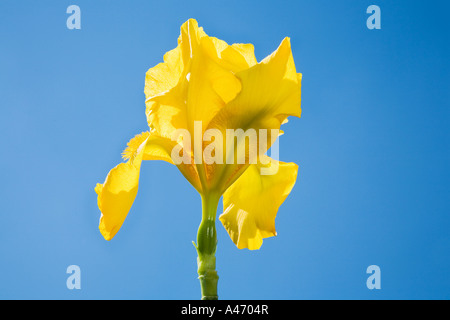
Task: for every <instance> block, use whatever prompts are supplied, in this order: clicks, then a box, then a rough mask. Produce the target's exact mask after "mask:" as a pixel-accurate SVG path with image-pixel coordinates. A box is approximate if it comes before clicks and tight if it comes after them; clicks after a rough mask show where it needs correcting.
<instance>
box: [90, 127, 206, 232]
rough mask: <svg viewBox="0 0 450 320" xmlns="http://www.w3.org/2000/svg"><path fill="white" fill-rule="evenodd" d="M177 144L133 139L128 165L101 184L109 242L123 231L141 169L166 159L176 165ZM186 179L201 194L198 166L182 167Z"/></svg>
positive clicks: (146, 135) (104, 228)
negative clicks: (173, 156)
mask: <svg viewBox="0 0 450 320" xmlns="http://www.w3.org/2000/svg"><path fill="white" fill-rule="evenodd" d="M176 144H177V142H176V141H171V140H170V139H167V138H162V137H159V136H157V135H153V134H150V133H149V132H143V133H141V134H138V135H136V136H135V137H134V138H133V139H131V140H130V141H129V142H128V144H127V148H126V149H125V150H124V151H123V153H122V156H123V158H124V159H125V160H127V162H126V163H120V164H119V165H117V166H116V167H115V168H113V169H112V170H111V171H110V172H109V173H108V175H107V177H106V180H105V182H104V183H103V184H97V186H96V187H95V191H96V192H97V195H98V197H97V202H98V207H99V209H100V211H101V213H102V215H101V218H100V225H99V229H100V232H101V234H102V235H103V237H104V238H105V239H106V240H111V239H112V238H113V237H114V236H115V234H116V233H117V231H119V229H120V227H121V226H122V224H123V222H124V221H125V218H126V216H127V215H128V212H129V211H130V209H131V206H132V205H133V202H134V200H135V198H136V195H137V191H138V185H139V174H140V167H141V163H142V161H143V160H163V161H166V162H168V163H171V164H173V161H172V159H171V151H172V149H173V148H174V146H175V145H176ZM178 168H179V169H180V171H181V173H182V174H183V175H184V176H185V178H186V179H187V180H188V181H189V182H190V183H191V184H192V185H193V186H194V187H195V188H196V189H197V190H198V191H201V186H200V181H199V179H198V174H197V172H196V171H195V167H194V166H193V165H189V164H184V163H182V164H180V165H178Z"/></svg>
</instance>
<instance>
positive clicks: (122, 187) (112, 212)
mask: <svg viewBox="0 0 450 320" xmlns="http://www.w3.org/2000/svg"><path fill="white" fill-rule="evenodd" d="M141 138H142V135H141V136H137V137H135V138H134V139H135V140H134V141H133V139H132V140H131V141H130V142H129V144H128V148H127V149H126V150H125V152H124V155H126V157H129V160H128V162H126V163H120V164H119V165H117V166H116V167H115V168H113V169H112V170H111V171H110V172H109V173H108V175H107V177H106V179H105V182H104V183H103V184H99V183H98V184H97V186H96V187H95V192H97V195H98V196H97V204H98V208H99V209H100V211H101V213H102V215H101V217H100V225H99V229H100V232H101V234H102V235H103V237H104V238H105V239H106V240H111V239H112V238H113V237H114V236H115V235H116V233H117V231H119V229H120V227H121V226H122V224H123V222H124V221H125V218H126V216H127V214H128V212H129V211H130V209H131V206H132V205H133V202H134V199H135V198H136V194H137V192H138V185H139V173H140V168H141V162H142V158H143V156H144V151H145V145H146V143H147V139H148V138H145V140H144V141H142V143H141V144H140V145H139V147H138V148H137V149H135V150H131V149H132V148H134V147H135V144H136V142H137V141H140V140H141ZM133 151H134V152H133Z"/></svg>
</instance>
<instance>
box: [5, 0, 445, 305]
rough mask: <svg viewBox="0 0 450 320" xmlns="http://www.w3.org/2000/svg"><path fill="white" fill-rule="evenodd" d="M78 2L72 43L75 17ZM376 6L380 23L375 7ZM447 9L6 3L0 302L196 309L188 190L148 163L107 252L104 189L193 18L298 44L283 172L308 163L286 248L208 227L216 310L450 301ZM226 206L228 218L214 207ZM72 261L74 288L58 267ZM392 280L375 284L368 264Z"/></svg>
mask: <svg viewBox="0 0 450 320" xmlns="http://www.w3.org/2000/svg"><path fill="white" fill-rule="evenodd" d="M71 4H76V5H78V6H80V8H81V30H68V29H67V28H66V19H67V17H68V16H69V15H68V14H66V9H67V7H68V6H69V5H71ZM371 4H376V5H378V6H380V8H381V30H369V29H367V27H366V19H367V18H368V16H369V15H368V14H367V13H366V8H367V7H368V6H369V5H371ZM449 11H450V5H449V3H448V2H446V1H416V2H411V1H384V0H376V1H353V0H345V1H344V0H341V1H299V0H296V1H276V2H275V1H235V0H230V1H170V0H169V1H114V2H113V1H101V0H96V1H78V0H74V1H44V0H41V1H12V0H3V1H1V2H0V96H1V100H0V101H1V102H0V111H1V116H0V147H1V157H0V166H1V168H2V170H1V171H0V179H1V184H0V199H1V201H0V298H1V299H198V298H199V297H200V288H199V283H198V280H197V274H196V269H197V265H196V251H195V249H194V247H193V245H192V243H191V241H192V240H195V239H196V232H197V227H198V224H199V223H200V219H201V201H200V197H199V195H198V194H197V192H196V191H195V190H194V188H192V187H191V186H190V185H189V183H188V182H187V181H186V180H185V179H184V178H183V176H182V175H181V173H179V171H178V170H177V169H176V168H175V167H173V166H171V165H170V164H167V163H163V162H156V161H154V162H145V163H143V166H142V170H141V178H140V186H139V193H138V196H137V198H136V201H135V203H134V205H133V208H132V210H131V212H130V214H129V216H128V217H127V219H126V221H125V224H124V225H123V228H122V229H121V230H120V232H119V233H118V234H117V236H116V237H115V238H114V239H113V240H112V241H110V242H107V241H105V240H104V239H103V237H102V236H101V235H100V233H99V231H98V229H97V227H98V220H99V216H100V212H99V211H98V208H97V203H96V194H95V192H94V186H95V184H96V183H97V182H103V181H104V179H105V176H106V174H107V173H108V171H109V170H110V169H111V168H112V167H114V166H115V165H116V164H118V163H119V162H120V161H121V156H120V154H121V152H122V150H123V148H124V147H125V145H126V142H127V141H128V140H129V139H130V138H131V137H133V136H134V135H135V134H136V133H139V132H141V131H145V130H146V128H147V124H146V119H145V114H144V110H145V105H144V93H143V88H144V78H145V72H146V71H147V69H149V68H150V67H152V66H154V65H156V64H157V63H159V62H161V61H162V56H163V54H164V53H165V52H166V51H168V50H170V49H172V48H174V47H175V46H176V41H177V37H178V35H179V28H180V26H181V24H182V23H183V22H184V21H186V20H187V19H188V18H195V19H197V20H198V22H199V24H200V25H201V26H203V27H204V28H205V30H206V32H207V33H208V34H209V35H212V36H216V37H218V38H220V39H223V40H225V41H227V42H228V43H235V42H244V43H245V42H250V43H253V44H254V46H255V50H256V56H257V58H258V60H261V59H262V58H264V57H265V56H267V55H268V54H270V53H271V52H272V51H273V50H275V49H276V48H277V46H278V45H279V43H280V42H281V40H282V39H283V38H284V37H285V36H289V37H291V42H292V49H293V54H294V59H295V62H296V66H297V70H298V71H299V72H302V73H303V83H302V85H303V87H302V90H303V91H302V99H303V100H302V109H303V113H302V118H301V119H290V122H289V123H288V124H286V125H285V126H284V131H285V135H284V136H282V137H281V140H280V159H281V160H283V161H293V162H296V163H297V164H299V166H300V168H299V176H298V179H297V183H296V185H295V187H294V189H293V190H292V193H291V194H290V196H289V197H288V199H287V200H286V201H285V203H284V204H283V205H282V206H281V207H280V210H279V213H278V217H277V220H276V226H277V231H278V236H277V237H276V238H270V239H266V240H265V241H264V244H263V246H262V248H261V250H259V251H253V252H250V251H248V250H238V249H237V248H236V247H235V245H234V244H233V243H232V242H231V240H230V239H229V236H228V235H227V233H226V231H225V229H224V228H223V227H222V225H221V224H220V222H218V224H217V232H218V250H217V269H218V272H219V276H220V280H219V296H220V298H222V299H449V298H450V256H449V254H450V235H449V230H450V217H449V213H450V210H449V187H450V185H449V180H450V179H449V178H450V170H449V160H450V151H449V147H450V139H449V138H450V137H449V125H450V111H449V107H450V105H449V98H450V97H449V91H450V90H449V89H450V88H449V83H450V81H449V80H450V79H449V71H450V70H449V66H450V63H449V56H450V52H449V41H448V39H449V28H448V12H449ZM220 211H221V204H220V205H219V213H220ZM72 264H76V265H79V266H80V268H81V290H68V289H67V287H66V279H67V277H68V276H69V275H68V274H66V268H67V267H68V266H69V265H72ZM372 264H375V265H378V266H380V268H381V290H368V289H367V287H366V279H367V277H368V276H369V275H368V274H366V268H367V267H368V266H369V265H372Z"/></svg>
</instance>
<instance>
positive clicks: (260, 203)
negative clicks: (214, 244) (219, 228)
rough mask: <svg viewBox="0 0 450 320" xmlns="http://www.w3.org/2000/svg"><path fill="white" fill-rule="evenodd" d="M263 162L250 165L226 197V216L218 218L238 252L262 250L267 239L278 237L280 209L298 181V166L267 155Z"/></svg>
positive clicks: (224, 201)
mask: <svg viewBox="0 0 450 320" xmlns="http://www.w3.org/2000/svg"><path fill="white" fill-rule="evenodd" d="M262 160H264V164H263V163H261V162H260V163H258V164H253V165H250V166H249V167H248V168H247V170H245V172H244V173H243V174H242V175H241V176H240V177H239V178H238V179H237V180H236V182H234V183H233V184H232V185H231V187H229V188H228V189H227V191H226V192H225V193H224V195H223V207H224V213H223V214H222V215H221V216H220V217H219V219H220V221H221V222H222V224H223V225H224V227H225V229H226V230H227V232H228V234H229V235H230V237H231V240H233V242H234V243H235V244H236V246H237V247H238V248H239V249H243V248H248V249H250V250H256V249H259V248H260V247H261V245H262V242H263V239H264V238H267V237H272V236H275V235H276V230H275V217H276V215H277V212H278V208H279V207H280V205H281V204H282V203H283V202H284V200H285V199H286V197H287V196H288V195H289V193H290V192H291V190H292V188H293V186H294V184H295V180H296V178H297V171H298V166H297V165H296V164H295V163H284V162H280V161H276V160H274V159H270V158H269V157H267V156H265V157H263V159H262ZM261 170H266V171H265V172H264V171H261ZM262 172H263V173H264V174H262Z"/></svg>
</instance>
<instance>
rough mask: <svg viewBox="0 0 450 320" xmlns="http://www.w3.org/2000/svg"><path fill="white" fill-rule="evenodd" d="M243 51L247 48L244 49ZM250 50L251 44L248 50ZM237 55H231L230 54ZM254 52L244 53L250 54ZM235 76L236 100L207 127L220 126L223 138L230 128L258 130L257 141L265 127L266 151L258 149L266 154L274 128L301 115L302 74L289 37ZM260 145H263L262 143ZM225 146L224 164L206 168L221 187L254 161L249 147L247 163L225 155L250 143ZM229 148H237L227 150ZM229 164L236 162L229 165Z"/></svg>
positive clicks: (271, 141) (214, 182)
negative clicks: (251, 158)
mask: <svg viewBox="0 0 450 320" xmlns="http://www.w3.org/2000/svg"><path fill="white" fill-rule="evenodd" d="M242 50H244V49H243V48H241V51H242ZM248 50H249V47H247V52H249V51H248ZM224 52H225V50H224ZM224 52H222V56H224ZM234 55H235V54H229V56H234ZM251 55H252V54H246V55H245V56H246V57H249V56H250V57H251ZM246 61H248V62H247V63H248V64H249V65H251V64H253V63H254V61H253V60H252V59H251V58H247V60H246ZM241 63H243V62H241ZM236 77H237V78H238V79H239V80H240V81H241V84H242V90H241V91H240V92H239V94H238V95H237V96H236V98H235V99H234V100H232V101H230V102H229V103H228V104H227V105H226V106H225V107H223V108H221V110H220V111H219V112H218V113H217V114H216V116H215V117H214V118H213V119H212V120H211V122H210V123H209V126H208V129H218V130H220V131H221V132H222V135H223V136H224V137H225V136H227V134H226V131H227V130H230V129H233V130H243V131H244V132H246V131H247V130H255V132H256V134H257V135H258V139H257V140H258V142H262V141H261V140H262V139H261V136H260V135H259V133H260V132H261V131H260V129H263V130H264V132H265V133H266V135H265V137H264V138H266V142H265V150H259V152H260V153H262V154H264V153H265V152H266V151H267V150H268V149H269V148H270V146H271V145H272V143H273V142H274V141H275V140H276V138H277V136H278V133H276V135H275V136H273V135H272V129H274V130H279V129H280V126H281V124H283V123H285V122H286V119H287V117H288V116H295V117H300V115H301V107H300V105H301V74H298V73H297V72H296V69H295V64H294V59H293V56H292V52H291V46H290V40H289V38H285V39H284V40H283V41H282V42H281V44H280V46H279V47H278V49H277V50H276V51H275V52H274V53H272V54H271V55H270V56H268V57H267V58H265V59H264V60H263V61H261V62H260V63H258V64H253V65H252V66H251V67H250V68H247V69H243V70H241V71H239V72H237V73H236ZM233 139H234V137H233ZM243 139H245V135H243ZM259 145H260V146H262V144H259ZM229 146H231V147H229ZM224 148H227V149H224V150H223V153H222V154H223V156H224V159H223V163H224V164H211V165H210V166H209V168H207V171H208V172H211V173H212V176H211V178H210V180H211V181H212V182H211V184H212V185H216V184H221V185H222V187H223V188H222V190H225V189H226V188H227V187H228V186H229V185H230V184H231V183H233V182H234V181H235V179H237V178H238V177H239V174H241V173H242V172H244V171H245V168H246V166H248V164H249V163H251V160H250V157H249V152H248V149H247V151H245V150H244V152H246V154H247V158H246V163H245V164H236V161H233V159H229V158H226V155H232V156H235V155H236V154H238V153H239V152H240V151H239V150H238V148H244V149H246V148H250V146H249V145H248V144H246V143H239V141H238V142H237V143H228V141H227V143H224ZM228 148H234V149H233V150H228ZM258 148H259V147H258ZM230 163H233V164H231V165H230Z"/></svg>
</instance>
